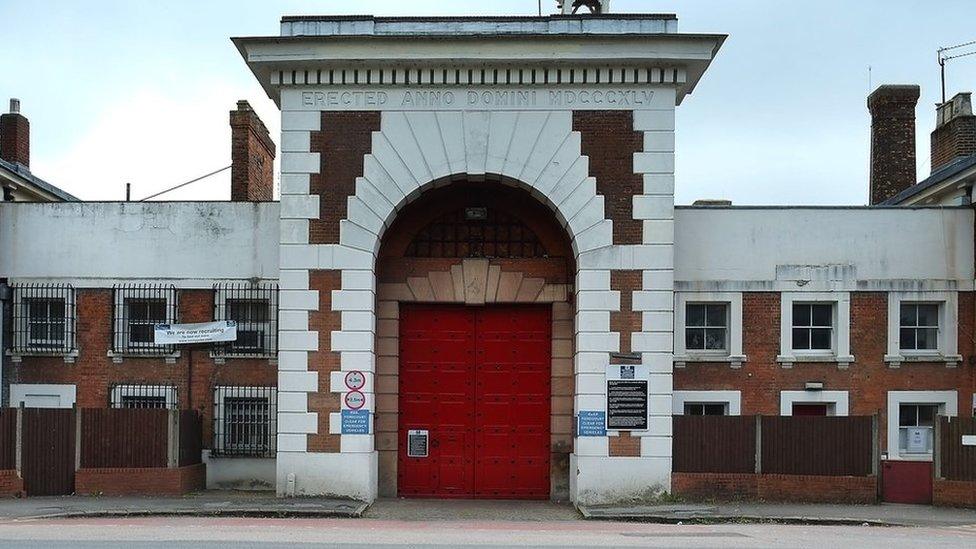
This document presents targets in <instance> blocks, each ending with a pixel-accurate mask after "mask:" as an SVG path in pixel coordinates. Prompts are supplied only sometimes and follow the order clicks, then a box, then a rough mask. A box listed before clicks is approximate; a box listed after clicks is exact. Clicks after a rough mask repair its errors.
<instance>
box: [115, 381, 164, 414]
mask: <svg viewBox="0 0 976 549" xmlns="http://www.w3.org/2000/svg"><path fill="white" fill-rule="evenodd" d="M109 406H110V407H112V408H167V409H174V410H175V409H176V408H178V401H177V398H176V387H174V386H172V385H115V386H113V387H112V390H111V391H110V392H109Z"/></svg>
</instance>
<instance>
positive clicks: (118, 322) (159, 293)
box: [112, 286, 177, 355]
mask: <svg viewBox="0 0 976 549" xmlns="http://www.w3.org/2000/svg"><path fill="white" fill-rule="evenodd" d="M176 310H177V293H176V288H175V287H174V286H117V287H116V288H115V319H114V321H113V323H112V325H113V327H114V337H113V351H114V352H115V353H119V354H135V355H158V354H170V353H173V352H175V350H176V347H175V346H173V345H157V344H156V325H157V324H174V323H176V322H177V315H176Z"/></svg>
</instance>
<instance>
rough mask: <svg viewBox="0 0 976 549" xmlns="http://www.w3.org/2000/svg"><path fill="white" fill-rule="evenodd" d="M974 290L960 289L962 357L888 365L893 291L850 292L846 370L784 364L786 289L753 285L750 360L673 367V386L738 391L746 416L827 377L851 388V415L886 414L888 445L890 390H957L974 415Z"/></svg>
mask: <svg viewBox="0 0 976 549" xmlns="http://www.w3.org/2000/svg"><path fill="white" fill-rule="evenodd" d="M973 314H974V311H973V294H972V293H968V292H967V293H960V294H959V333H958V340H959V353H960V354H961V355H962V356H963V361H962V363H961V364H960V365H959V366H958V367H956V368H947V367H946V366H945V364H944V363H941V362H940V363H904V364H902V365H901V367H900V368H890V367H889V366H888V365H887V364H886V363H885V362H884V355H885V353H886V351H887V337H888V325H887V322H888V320H887V318H888V304H887V294H886V293H883V292H853V293H852V294H851V352H852V354H853V355H854V357H855V360H856V362H855V363H853V364H851V365H850V367H849V368H848V369H846V370H842V369H839V368H838V367H837V365H836V364H833V363H796V364H794V365H793V367H792V368H783V367H782V366H781V365H780V364H778V363H777V362H776V356H777V355H778V354H779V336H780V295H779V294H778V293H771V292H747V293H745V294H743V297H742V317H743V330H742V337H743V349H744V352H745V354H746V356H747V357H748V361H747V362H746V363H744V364H743V365H742V368H741V369H733V368H730V367H729V365H728V364H727V363H694V362H689V363H687V366H686V367H685V368H676V369H675V370H674V388H675V390H739V391H741V392H742V415H753V414H762V415H779V414H780V402H779V399H780V391H798V390H803V388H804V384H805V383H806V382H807V381H823V382H824V384H825V388H826V389H827V390H837V391H845V390H846V391H849V396H850V414H851V415H873V414H879V415H880V424H881V425H882V429H881V433H880V436H881V448H882V451H883V450H884V448H885V447H886V445H885V436H886V432H887V430H886V429H885V428H884V427H883V426H884V425H886V421H887V420H886V417H887V398H888V396H887V393H888V391H889V390H898V391H902V390H930V391H937V390H953V389H954V390H957V391H958V392H959V410H960V414H963V415H968V414H969V413H970V412H969V410H970V409H971V403H972V395H973V391H974V388H976V369H974V368H973V367H972V366H970V365H969V358H970V357H971V356H972V355H973V335H972V334H973V328H974V326H973Z"/></svg>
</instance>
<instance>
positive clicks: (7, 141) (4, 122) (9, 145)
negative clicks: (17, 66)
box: [0, 99, 30, 168]
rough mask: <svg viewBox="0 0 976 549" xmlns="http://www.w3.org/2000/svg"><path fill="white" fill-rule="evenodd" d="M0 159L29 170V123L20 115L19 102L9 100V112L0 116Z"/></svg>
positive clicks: (17, 100)
mask: <svg viewBox="0 0 976 549" xmlns="http://www.w3.org/2000/svg"><path fill="white" fill-rule="evenodd" d="M0 158H2V159H4V160H6V161H8V162H13V163H14V164H22V165H23V166H24V167H25V168H30V122H28V121H27V118H25V117H24V115H22V114H20V100H19V99H11V100H10V112H8V113H6V114H0Z"/></svg>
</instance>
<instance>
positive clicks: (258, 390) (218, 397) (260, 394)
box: [213, 386, 278, 457]
mask: <svg viewBox="0 0 976 549" xmlns="http://www.w3.org/2000/svg"><path fill="white" fill-rule="evenodd" d="M238 391H245V392H246V394H245V395H243V396H245V397H246V398H265V399H267V400H268V408H269V410H270V412H272V413H276V412H275V410H274V407H272V402H275V401H276V400H277V395H276V393H277V392H278V388H277V387H245V386H233V387H231V386H226V387H218V388H216V389H214V404H215V406H216V407H217V409H219V410H220V421H222V422H226V421H227V411H226V410H225V409H224V399H225V398H226V397H231V398H235V397H238V396H242V395H240V393H239V392H238ZM268 421H269V424H268V436H269V437H270V438H272V439H276V438H277V436H278V434H277V433H275V432H272V431H271V425H272V423H270V422H271V421H274V422H275V423H273V424H274V425H276V424H277V420H276V418H271V417H270V415H269V417H268ZM224 433H226V427H224ZM213 438H214V450H216V451H218V452H223V451H224V450H226V448H227V446H226V444H225V443H226V439H227V437H226V436H216V433H215V436H214V437H213ZM269 442H271V443H272V444H274V445H275V447H276V448H277V440H274V441H269ZM242 457H251V456H242Z"/></svg>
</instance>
